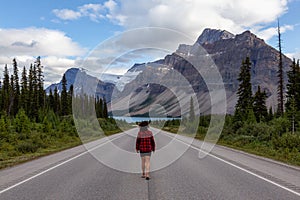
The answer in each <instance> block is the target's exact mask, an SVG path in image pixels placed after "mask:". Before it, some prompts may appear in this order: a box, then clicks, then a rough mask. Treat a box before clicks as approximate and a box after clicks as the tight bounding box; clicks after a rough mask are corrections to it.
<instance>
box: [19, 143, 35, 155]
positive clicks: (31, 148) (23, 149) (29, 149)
mask: <svg viewBox="0 0 300 200" xmlns="http://www.w3.org/2000/svg"><path fill="white" fill-rule="evenodd" d="M37 149H38V146H37V145H36V144H34V143H33V141H31V140H26V141H20V142H19V144H17V146H16V150H17V151H18V152H20V153H34V152H36V151H37Z"/></svg>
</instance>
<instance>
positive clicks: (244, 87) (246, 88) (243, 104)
mask: <svg viewBox="0 0 300 200" xmlns="http://www.w3.org/2000/svg"><path fill="white" fill-rule="evenodd" d="M250 70H251V62H250V59H249V57H247V58H246V60H243V62H242V66H241V70H240V74H239V77H238V81H239V82H240V84H239V88H238V91H237V96H238V101H237V104H236V106H235V119H236V121H246V119H247V115H248V113H249V110H251V109H252V103H253V98H252V85H251V82H250V81H251V73H250Z"/></svg>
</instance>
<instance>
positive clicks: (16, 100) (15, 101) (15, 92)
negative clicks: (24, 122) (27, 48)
mask: <svg viewBox="0 0 300 200" xmlns="http://www.w3.org/2000/svg"><path fill="white" fill-rule="evenodd" d="M13 71H14V75H13V82H14V86H13V88H12V89H13V97H14V98H13V108H12V114H13V115H14V116H15V115H16V114H17V112H18V110H19V107H20V106H19V103H20V85H19V74H18V73H19V70H18V64H17V61H16V59H15V58H14V59H13Z"/></svg>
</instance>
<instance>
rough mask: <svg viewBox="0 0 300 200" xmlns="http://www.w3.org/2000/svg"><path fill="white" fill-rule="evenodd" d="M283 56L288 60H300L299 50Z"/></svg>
mask: <svg viewBox="0 0 300 200" xmlns="http://www.w3.org/2000/svg"><path fill="white" fill-rule="evenodd" d="M285 55H286V56H287V57H289V58H290V59H296V60H300V51H299V49H297V50H296V52H294V53H286V54H285Z"/></svg>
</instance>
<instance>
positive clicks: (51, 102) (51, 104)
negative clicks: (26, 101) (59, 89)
mask: <svg viewBox="0 0 300 200" xmlns="http://www.w3.org/2000/svg"><path fill="white" fill-rule="evenodd" d="M48 106H49V108H50V109H52V110H53V111H55V101H54V96H53V93H52V89H51V88H50V91H49V96H48Z"/></svg>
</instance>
